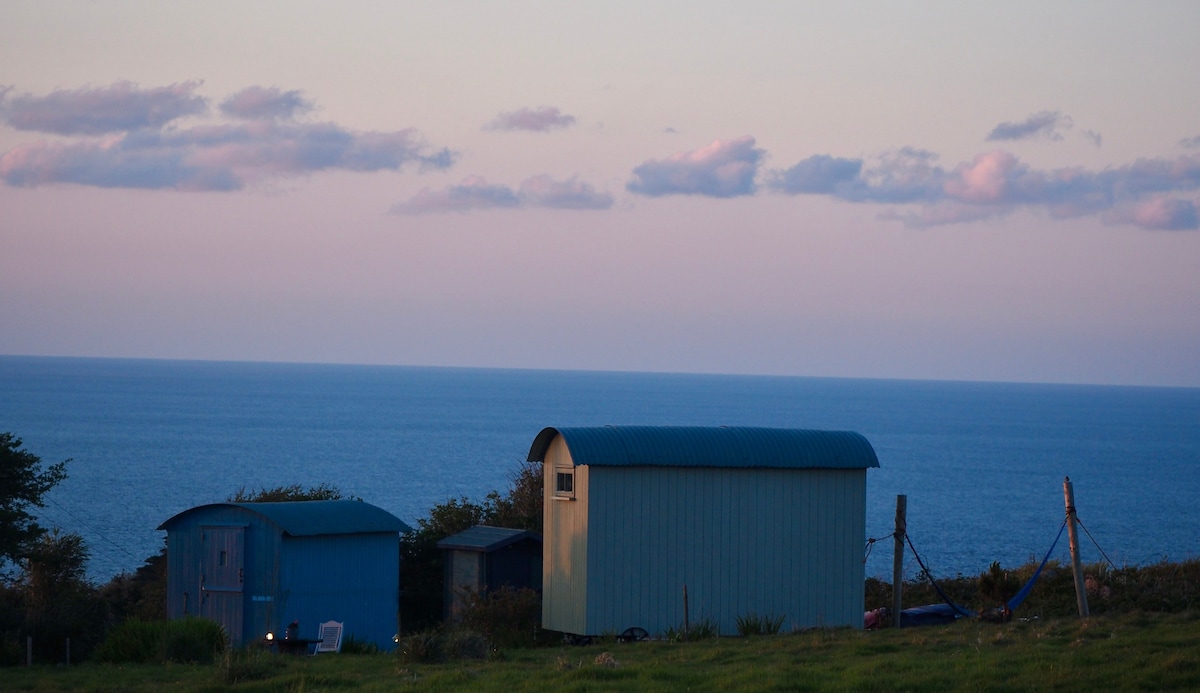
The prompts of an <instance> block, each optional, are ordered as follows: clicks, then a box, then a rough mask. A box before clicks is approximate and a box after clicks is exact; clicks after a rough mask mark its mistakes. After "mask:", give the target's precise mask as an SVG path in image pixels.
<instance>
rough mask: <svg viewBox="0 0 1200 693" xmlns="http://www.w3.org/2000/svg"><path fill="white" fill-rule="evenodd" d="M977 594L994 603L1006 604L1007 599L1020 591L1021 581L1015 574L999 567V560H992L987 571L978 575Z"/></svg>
mask: <svg viewBox="0 0 1200 693" xmlns="http://www.w3.org/2000/svg"><path fill="white" fill-rule="evenodd" d="M978 583H979V596H980V597H982V598H984V599H988V600H991V601H992V602H995V603H996V604H1007V603H1008V600H1009V599H1012V598H1013V597H1015V596H1016V594H1017V592H1019V591H1021V581H1020V580H1018V579H1017V577H1016V575H1014V574H1012V573H1011V572H1009V571H1006V570H1004V569H1002V568H1001V567H1000V562H999V561H993V562H992V565H991V567H989V568H988V569H987V572H985V573H983V574H982V575H980V576H979V580H978Z"/></svg>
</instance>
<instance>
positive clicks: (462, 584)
mask: <svg viewBox="0 0 1200 693" xmlns="http://www.w3.org/2000/svg"><path fill="white" fill-rule="evenodd" d="M437 546H438V548H439V549H442V550H443V551H444V552H445V556H446V583H445V590H444V591H445V617H446V618H447V619H449V620H456V619H458V618H459V617H460V616H461V614H462V609H463V607H464V606H465V605H466V603H467V599H468V596H467V592H468V591H469V592H474V593H475V594H480V595H482V594H486V593H487V592H489V591H492V590H497V589H500V588H502V587H513V588H528V589H532V590H536V591H538V592H540V591H541V590H542V536H541V535H540V534H538V533H537V532H531V531H529V530H521V529H509V528H506V527H489V526H487V525H475V526H474V527H472V528H470V529H468V530H466V531H464V532H459V533H458V534H455V535H453V536H449V537H446V538H445V539H442V540H441V541H439V542H438V543H437Z"/></svg>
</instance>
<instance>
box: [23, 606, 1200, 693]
mask: <svg viewBox="0 0 1200 693" xmlns="http://www.w3.org/2000/svg"><path fill="white" fill-rule="evenodd" d="M503 655H504V656H503V657H502V658H499V659H498V660H486V661H485V660H470V661H450V662H445V663H440V664H410V663H406V662H403V661H401V660H400V659H399V658H397V657H395V656H393V655H386V654H374V655H371V654H363V655H347V654H342V655H329V656H325V655H321V656H317V657H293V658H281V659H280V661H279V663H278V664H277V665H274V666H272V667H269V668H267V669H266V670H265V672H266V676H265V677H264V678H261V679H257V680H253V681H245V682H242V683H232V684H231V683H226V681H225V680H224V679H223V678H222V674H221V671H220V668H221V667H220V665H219V664H215V665H207V666H206V665H184V664H159V665H153V664H138V665H101V664H88V665H82V666H76V667H70V668H48V667H42V668H38V667H35V668H33V669H25V668H20V667H15V668H8V669H5V670H3V671H0V677H2V679H3V685H2V686H0V687H2V688H3V689H4V690H6V691H60V690H69V691H97V692H100V691H158V690H165V689H170V690H174V691H222V690H232V691H406V690H412V691H418V690H420V691H458V690H472V691H498V692H502V693H519V692H520V691H681V690H693V691H731V690H738V691H743V690H745V691H892V690H906V691H925V690H928V691H941V690H971V691H997V692H1002V691H1035V690H1036V691H1041V690H1055V691H1089V692H1094V691H1099V690H1104V691H1110V690H1200V613H1197V612H1195V611H1189V612H1186V613H1182V614H1171V615H1160V614H1146V613H1127V614H1121V615H1103V616H1097V617H1093V618H1092V619H1089V620H1087V621H1080V620H1078V619H1071V618H1058V619H1049V620H1044V621H1043V620H1034V621H1029V622H1015V623H1009V624H1004V625H995V624H988V623H978V622H966V623H963V622H960V623H957V624H954V625H950V626H943V627H931V628H914V629H905V630H900V631H897V630H884V631H876V632H864V631H852V630H839V631H809V632H804V633H798V634H787V635H776V636H760V637H754V638H717V639H709V640H702V641H699V642H686V643H682V642H680V643H672V642H662V641H659V642H645V643H631V644H618V643H606V644H605V645H603V646H600V647H597V646H593V647H551V648H541V649H514V650H506V651H505V652H504V653H503Z"/></svg>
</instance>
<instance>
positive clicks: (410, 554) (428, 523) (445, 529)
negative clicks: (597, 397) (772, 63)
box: [400, 462, 543, 632]
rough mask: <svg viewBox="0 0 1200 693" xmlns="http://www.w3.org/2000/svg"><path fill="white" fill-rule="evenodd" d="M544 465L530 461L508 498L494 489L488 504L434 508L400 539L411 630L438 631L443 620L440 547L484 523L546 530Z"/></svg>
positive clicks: (404, 608)
mask: <svg viewBox="0 0 1200 693" xmlns="http://www.w3.org/2000/svg"><path fill="white" fill-rule="evenodd" d="M542 486H543V481H542V464H541V463H540V462H525V463H522V465H521V466H520V467H519V468H518V469H517V471H516V472H515V473H514V474H513V475H512V484H511V486H510V487H509V490H508V492H507V493H506V494H500V493H499V492H497V491H493V492H492V493H489V494H488V495H487V498H486V499H485V500H484V502H483V503H476V502H473V501H471V500H470V499H468V498H466V497H460V498H451V499H449V500H447V501H446V502H445V503H442V504H439V505H435V506H434V507H433V508H431V509H430V511H429V517H428V518H421V519H419V520H417V527H416V529H414V530H413V531H411V532H407V533H405V534H404V535H403V536H402V537H401V540H400V585H401V595H402V596H401V607H400V609H401V612H402V613H403V615H404V629H405V630H406V631H410V632H411V631H421V630H428V629H430V628H433V627H434V626H436V625H437V624H438V623H440V622H441V620H442V612H443V608H444V607H443V604H444V598H445V594H444V590H445V574H444V571H445V561H444V558H443V556H442V551H441V550H440V549H438V548H437V543H438V542H439V541H441V540H442V539H445V538H446V537H448V536H451V535H454V534H458V533H459V532H463V531H466V530H468V529H470V528H471V527H474V526H475V525H479V524H486V525H492V526H496V527H509V528H513V529H531V530H534V531H538V532H540V531H541V527H542Z"/></svg>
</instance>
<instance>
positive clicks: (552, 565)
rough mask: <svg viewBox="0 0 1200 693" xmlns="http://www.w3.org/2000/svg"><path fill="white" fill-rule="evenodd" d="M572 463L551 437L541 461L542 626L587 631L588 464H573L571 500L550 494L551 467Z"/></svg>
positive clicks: (559, 441) (559, 439) (560, 441)
mask: <svg viewBox="0 0 1200 693" xmlns="http://www.w3.org/2000/svg"><path fill="white" fill-rule="evenodd" d="M556 466H557V467H573V466H574V463H573V462H572V461H571V453H570V452H569V451H568V450H567V446H566V444H565V443H564V442H563V439H562V436H558V437H557V438H555V440H554V442H552V443H551V444H550V447H549V449H548V450H547V452H546V457H545V460H544V461H543V463H542V473H543V475H544V476H543V478H544V481H545V483H544V484H543V487H544V488H543V491H542V493H543V500H544V503H543V506H544V507H545V513H544V530H545V531H544V532H543V535H542V627H543V628H548V629H550V630H557V631H562V632H564V633H586V632H587V631H586V626H587V622H586V620H585V619H586V613H587V612H586V608H585V607H586V604H587V597H588V582H587V580H588V573H587V550H588V534H587V529H588V503H589V501H588V495H589V494H588V487H589V478H590V475H589V473H588V468H587V467H575V500H555V499H554V470H555V467H556Z"/></svg>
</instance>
